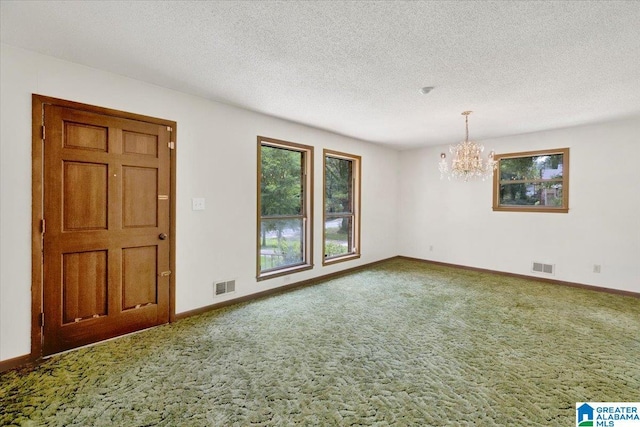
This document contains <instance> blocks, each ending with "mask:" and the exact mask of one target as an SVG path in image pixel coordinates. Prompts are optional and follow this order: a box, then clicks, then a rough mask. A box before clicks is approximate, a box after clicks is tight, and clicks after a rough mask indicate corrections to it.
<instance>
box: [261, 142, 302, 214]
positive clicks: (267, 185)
mask: <svg viewBox="0 0 640 427" xmlns="http://www.w3.org/2000/svg"><path fill="white" fill-rule="evenodd" d="M260 157H261V177H260V197H261V199H260V211H261V212H260V214H261V216H270V215H286V216H288V215H301V214H302V212H303V208H302V205H303V197H302V194H303V188H304V174H303V170H304V153H302V152H300V151H293V150H287V149H284V148H276V147H269V146H264V145H263V146H262V148H261V154H260Z"/></svg>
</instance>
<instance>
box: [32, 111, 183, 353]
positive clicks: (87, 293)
mask: <svg viewBox="0 0 640 427" xmlns="http://www.w3.org/2000/svg"><path fill="white" fill-rule="evenodd" d="M44 124H45V128H44V133H45V135H44V149H43V150H44V156H43V157H44V174H43V196H44V199H43V202H44V207H43V213H44V220H45V222H44V225H45V227H46V228H45V230H44V233H43V292H42V298H43V312H44V320H43V323H44V325H43V348H42V352H43V354H44V355H49V354H52V353H57V352H60V351H63V350H67V349H70V348H74V347H78V346H82V345H85V344H89V343H92V342H96V341H99V340H103V339H106V338H110V337H114V336H117V335H122V334H125V333H128V332H132V331H136V330H140V329H144V328H148V327H151V326H155V325H159V324H162V323H166V322H168V321H169V313H170V308H169V280H170V275H171V272H170V271H169V270H170V239H171V238H172V236H170V235H169V234H170V233H169V231H170V223H169V216H170V203H169V194H170V187H171V179H170V167H171V161H170V148H169V138H170V130H171V128H167V126H166V125H160V124H154V123H147V122H144V121H138V120H132V119H128V118H123V117H117V116H113V115H109V114H103V113H95V112H90V111H85V110H79V109H74V108H68V107H63V106H59V105H46V104H45V106H44Z"/></svg>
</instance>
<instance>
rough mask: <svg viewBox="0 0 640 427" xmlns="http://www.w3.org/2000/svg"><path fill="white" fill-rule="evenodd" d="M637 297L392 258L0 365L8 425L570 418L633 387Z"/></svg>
mask: <svg viewBox="0 0 640 427" xmlns="http://www.w3.org/2000/svg"><path fill="white" fill-rule="evenodd" d="M639 355H640V299H637V298H631V297H624V296H619V295H611V294H605V293H599V292H593V291H586V290H582V289H574V288H568V287H562V286H558V285H550V284H544V283H540V282H536V281H534V280H524V279H514V278H509V277H505V276H498V275H492V274H486V273H478V272H471V271H466V270H460V269H453V268H448V267H441V266H433V265H428V264H424V263H418V262H414V261H408V260H401V259H394V260H391V261H388V262H385V263H382V264H379V265H378V266H376V267H373V268H371V269H368V270H362V271H360V272H357V273H353V274H350V275H346V276H343V277H340V278H337V279H333V280H329V281H326V282H323V283H321V284H318V285H315V286H310V287H306V288H303V289H299V290H296V291H293V292H289V293H285V294H281V295H276V296H273V297H269V298H265V299H261V300H257V301H253V302H249V303H245V304H240V305H236V306H232V307H227V308H225V309H222V310H218V311H215V312H211V313H208V314H205V315H201V316H194V317H191V318H188V319H186V320H181V321H179V322H176V323H174V324H171V325H166V326H161V327H158V328H155V329H151V330H148V331H144V332H141V333H139V334H135V335H131V336H128V337H124V338H120V339H117V340H113V341H110V342H106V343H102V344H99V345H96V346H93V347H90V348H84V349H80V350H77V351H73V352H70V353H67V354H64V355H60V356H56V357H53V358H51V359H49V360H47V361H46V362H45V363H43V364H42V365H40V366H38V367H36V368H35V369H32V370H21V371H11V372H6V373H4V374H1V376H0V397H1V406H0V425H25V426H38V425H59V426H155V425H161V426H231V425H237V426H249V425H261V426H262V425H264V426H282V425H307V426H318V425H329V426H331V425H336V426H338V425H339V426H344V425H365V426H387V425H395V426H405V425H415V426H446V425H451V426H572V425H575V402H577V401H640V356H639Z"/></svg>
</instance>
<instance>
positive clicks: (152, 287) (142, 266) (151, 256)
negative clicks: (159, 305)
mask: <svg viewBox="0 0 640 427" xmlns="http://www.w3.org/2000/svg"><path fill="white" fill-rule="evenodd" d="M157 257H158V256H157V251H156V246H144V247H139V248H126V249H123V250H122V262H123V265H122V291H123V292H122V302H123V303H122V309H123V310H128V309H131V308H135V307H136V306H142V305H147V304H155V303H156V302H157V295H156V290H157V288H158V286H157V283H156V282H157V279H158V275H157V273H156V271H157Z"/></svg>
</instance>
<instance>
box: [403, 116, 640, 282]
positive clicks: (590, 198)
mask: <svg viewBox="0 0 640 427" xmlns="http://www.w3.org/2000/svg"><path fill="white" fill-rule="evenodd" d="M639 135H640V117H636V118H630V119H627V120H621V121H616V122H610V123H604V124H598V125H590V126H582V127H574V128H566V129H560V130H553V131H546V132H537V133H531V134H526V135H517V136H511V137H505V138H497V139H491V140H485V141H482V143H483V145H484V146H485V150H487V151H488V150H491V149H494V150H495V151H496V153H509V152H518V151H529V150H537V149H545V148H563V147H569V148H570V176H569V186H570V191H569V213H568V214H559V213H516V212H493V211H492V209H491V204H492V192H491V185H492V184H491V181H490V180H487V181H484V182H482V181H476V182H466V183H465V182H463V181H448V180H446V178H445V180H440V174H439V172H438V161H439V160H440V158H439V154H440V153H441V152H442V151H446V152H448V146H447V147H445V146H440V147H430V148H424V149H416V150H411V151H405V152H402V153H401V155H400V171H401V172H400V193H399V197H400V206H401V209H400V210H399V224H400V239H399V250H400V254H401V255H405V256H410V257H416V258H423V259H430V260H434V261H441V262H447V263H453V264H459V265H465V266H472V267H479V268H486V269H491V270H498V271H504V272H510V273H517V274H525V275H532V276H536V275H537V274H536V273H532V272H531V262H532V261H540V262H545V263H551V264H555V265H556V274H555V276H552V278H554V279H557V280H564V281H569V282H577V283H583V284H589V285H594V286H602V287H607V288H615V289H622V290H628V291H633V292H640V194H639V192H640V174H639V167H638V164H637V161H638V159H639V158H640V143H639V141H638V136H639ZM431 246H433V250H430V247H431ZM594 264H599V265H601V266H602V272H601V273H600V274H596V273H593V266H594ZM539 276H540V277H549V276H545V275H539Z"/></svg>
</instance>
